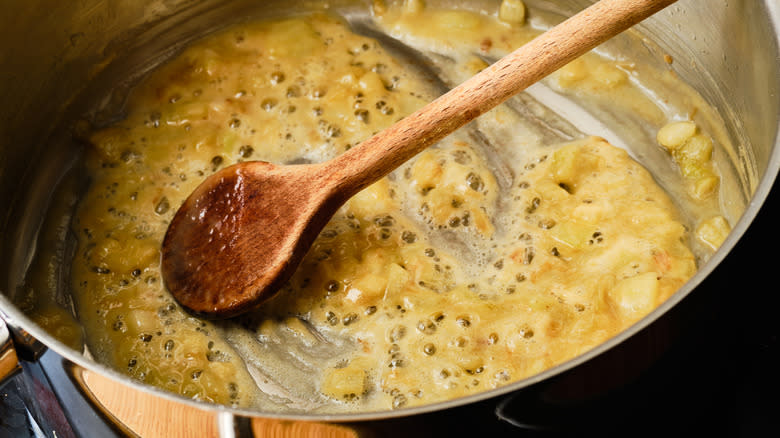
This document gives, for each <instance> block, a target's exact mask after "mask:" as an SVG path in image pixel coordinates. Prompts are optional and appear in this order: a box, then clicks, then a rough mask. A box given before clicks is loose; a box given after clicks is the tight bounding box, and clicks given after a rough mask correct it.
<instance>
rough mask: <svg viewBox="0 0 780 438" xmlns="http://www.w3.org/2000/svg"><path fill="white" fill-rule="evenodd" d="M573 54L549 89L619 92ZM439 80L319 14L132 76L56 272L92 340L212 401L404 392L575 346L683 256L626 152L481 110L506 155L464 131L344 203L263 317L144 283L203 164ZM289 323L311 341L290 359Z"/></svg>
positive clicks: (199, 47)
mask: <svg viewBox="0 0 780 438" xmlns="http://www.w3.org/2000/svg"><path fill="white" fill-rule="evenodd" d="M412 3H414V2H412ZM509 3H511V4H510V5H509V6H512V5H514V7H515V8H516V3H518V2H516V1H510V2H509ZM509 6H508V7H509ZM510 9H511V7H510ZM384 12H385V14H384V15H383V18H382V20H383V21H382V24H383V26H386V28H388V29H390V32H391V33H392V32H393V29H395V31H402V32H411V29H412V28H414V27H415V26H414V23H420V22H424V23H427V24H428V25H427V26H417V28H418V29H417V30H418V31H419V32H418V33H417V34H415V35H417V38H419V39H420V40H421V41H426V39H429V40H430V41H429V42H430V43H431V44H434V42H435V40H436V38H437V36H438V35H443V34H446V32H445V30H446V28H449V27H453V26H455V27H457V29H459V32H460V35H461V37H460V39H458V41H459V44H462V45H463V46H464V47H466V46H468V45H469V44H476V45H477V46H480V45H481V47H482V49H483V50H487V51H489V50H493V49H496V47H499V46H502V47H504V48H505V49H506V50H509V49H511V48H512V47H516V46H518V45H520V44H522V43H523V42H524V41H527V40H528V39H529V38H530V37H531V36H532V35H533V34H534V33H535V32H534V31H532V30H530V29H528V28H526V27H523V26H520V25H517V24H515V25H507V24H506V23H503V22H501V21H498V20H496V19H495V18H493V17H490V16H485V15H480V14H476V13H471V12H465V11H446V10H430V11H429V10H425V9H424V8H422V7H420V8H419V10H418V9H415V10H411V11H410V10H406V11H398V10H385V11H384ZM507 14H510V15H511V14H514V15H511V16H514V17H516V16H517V11H515V12H511V11H510V12H507ZM439 44H442V45H445V46H446V45H447V44H450V43H449V42H440V43H439ZM486 45H489V47H485V46H486ZM451 50H452V51H453V53H455V52H458V53H461V52H462V48H459V47H455V46H453V47H451ZM580 62H581V63H582V62H587V63H590V64H588V66H589V67H588V68H587V69H585V71H584V72H583V71H581V70H580V67H581V65H582V64H576V65H574V66H571V67H569V69H568V70H564V71H563V72H562V73H561V76H559V80H560V81H561V84H560V85H561V86H562V87H564V86H577V84H578V83H579V84H580V86H581V88H580V90H581V92H591V93H597V92H600V90H601V91H603V90H604V89H605V87H606V88H610V87H629V85H627V81H626V80H625V77H624V76H621V74H623V75H624V73H622V70H620V69H617V68H616V67H615V64H614V63H610V62H607V61H603V60H602V61H599V58H596V57H595V56H593V57H592V58H587V60H586V61H580ZM456 64H457V69H458V70H457V71H458V72H460V73H455V74H454V76H455V77H458V75H460V76H466V75H468V74H472V73H473V72H474V71H475V70H477V69H479V68H481V66H484V61H482V60H480V59H479V58H475V57H474V56H473V55H470V54H466V55H464V56H461V57H459V58H457V59H456ZM616 71H617V73H616ZM626 93H629V94H628V95H629V96H631V95H632V94H631V93H634V92H633V91H626ZM637 93H638V92H637ZM434 95H435V90H431V89H430V84H428V83H427V82H426V81H425V80H423V79H421V78H417V77H415V76H414V75H413V74H411V73H410V72H409V71H408V70H407V69H405V68H404V66H403V65H401V64H399V63H398V62H397V61H395V60H394V59H393V58H392V57H391V56H389V55H388V54H387V53H386V52H385V51H384V50H383V49H382V47H381V46H380V45H379V44H378V43H377V42H376V41H373V40H371V39H369V38H366V37H362V36H358V35H355V34H353V33H352V32H351V31H350V30H349V28H348V27H347V26H346V25H345V24H343V23H342V22H341V21H340V20H338V19H335V18H332V17H329V16H322V15H316V16H307V17H302V18H292V19H285V20H281V21H274V22H262V23H249V24H243V25H240V26H237V27H233V28H230V29H228V30H226V31H223V32H221V33H218V34H215V35H212V36H209V37H207V38H205V39H204V40H202V41H199V42H197V43H195V44H193V45H192V46H191V47H190V48H188V49H187V50H185V51H184V52H183V53H181V54H180V55H179V56H177V57H176V58H175V59H172V60H171V61H170V62H168V63H167V64H166V65H164V66H162V67H161V68H159V69H158V70H157V71H155V72H153V73H152V74H151V75H149V77H147V78H146V79H145V80H144V81H143V83H141V84H140V85H139V86H138V87H137V89H136V90H135V91H134V93H133V95H132V98H131V100H130V101H129V103H128V105H127V117H126V118H125V119H124V120H122V121H121V122H118V123H117V124H116V125H113V126H111V127H107V128H104V129H101V130H99V131H97V132H95V133H94V134H93V135H92V136H91V137H90V143H91V146H92V147H91V148H90V152H89V156H88V168H89V172H90V176H91V179H92V182H91V185H90V188H89V190H88V191H87V193H86V194H85V195H84V197H83V198H82V199H81V201H80V204H79V207H78V211H77V214H76V216H75V219H74V222H73V230H74V231H75V233H76V234H77V235H78V240H79V245H78V251H77V254H76V256H75V258H74V260H73V265H72V273H71V274H72V286H73V289H74V292H75V297H76V300H75V301H76V309H77V312H78V314H79V317H80V320H81V321H82V322H83V323H84V325H85V330H86V334H87V339H88V340H87V342H88V345H89V348H90V351H91V352H92V354H93V355H94V356H95V357H96V358H97V359H98V360H100V361H102V362H105V363H108V364H110V365H112V366H113V367H115V368H117V369H119V370H121V371H123V372H126V373H127V374H129V375H130V376H132V377H134V378H136V379H138V380H141V381H144V382H147V383H150V384H152V385H156V386H159V387H161V388H165V389H167V390H170V391H174V392H177V393H180V394H183V395H185V396H188V397H193V398H196V399H201V400H208V401H214V402H218V403H228V404H234V405H239V406H249V407H259V408H262V409H268V410H278V409H285V410H296V409H306V410H308V411H318V410H319V411H329V412H337V411H353V410H382V409H389V408H399V407H405V406H414V405H419V404H425V403H432V402H436V401H441V400H445V399H451V398H455V397H459V396H462V395H466V394H472V393H475V392H479V391H484V390H487V389H490V388H495V387H498V386H501V385H505V384H507V383H509V382H512V381H516V380H519V379H522V378H524V377H528V376H530V375H533V374H535V373H538V372H540V371H543V370H545V369H547V368H549V367H551V366H553V365H556V364H559V363H561V362H563V361H565V360H567V359H570V358H572V357H574V356H576V355H578V354H580V353H582V352H584V351H586V350H588V349H590V348H592V347H594V346H596V345H598V344H599V343H601V342H603V341H604V340H606V339H608V338H610V337H612V336H614V335H615V334H617V333H618V332H620V331H621V330H623V329H625V328H626V327H627V326H629V325H630V324H632V323H634V322H635V321H637V320H638V319H639V318H641V317H642V316H644V315H646V314H647V313H648V312H649V311H650V310H652V309H653V308H655V307H656V306H657V305H658V304H660V303H662V302H663V301H664V300H665V299H666V298H668V297H669V296H670V295H671V294H672V293H674V292H675V291H676V290H677V289H678V288H679V287H680V286H681V285H682V284H683V283H684V282H685V281H686V280H687V279H688V278H689V277H690V276H691V275H692V274H693V273H694V271H695V269H696V266H695V261H694V256H693V254H692V253H691V250H690V249H689V248H688V246H687V242H688V240H689V239H688V235H687V231H686V227H685V226H684V225H683V224H682V220H681V218H680V215H679V213H678V212H677V211H676V209H675V206H674V205H673V204H672V202H671V201H670V199H669V198H668V196H667V195H666V194H665V193H664V191H663V190H662V189H661V188H659V187H658V185H657V184H656V183H655V182H654V180H653V178H652V177H651V175H650V174H649V173H648V172H647V171H646V170H645V169H644V168H642V167H641V166H640V165H639V164H637V163H636V162H635V161H633V160H632V159H631V158H630V157H629V155H628V154H627V153H626V152H625V151H624V150H622V149H618V148H616V147H613V146H611V145H609V144H608V143H607V142H606V141H604V140H602V139H599V138H595V137H588V138H583V139H580V140H576V141H573V142H570V143H567V144H544V143H543V142H542V141H541V140H540V139H539V138H536V137H534V136H532V135H530V134H529V135H523V133H524V132H526V131H524V130H523V128H522V124H521V123H520V122H518V121H517V117H516V116H512V115H511V114H510V113H509V112H508V111H507V110H505V109H501V108H499V109H497V110H495V111H493V112H491V113H489V114H486V115H485V116H484V123H485V125H484V126H487V127H489V128H492V129H494V130H495V131H496V132H499V131H500V132H504V134H507V133H508V135H504V137H502V138H505V139H507V138H508V139H509V140H507V142H505V143H504V144H501V145H500V147H501V148H505V149H507V150H511V151H514V152H513V153H512V154H513V155H511V156H512V157H513V159H511V160H507V159H504V160H501V159H499V160H498V162H499V163H498V164H496V159H495V157H494V156H493V155H492V152H491V151H490V150H489V148H486V147H485V145H484V144H482V143H481V142H480V141H478V140H476V137H475V136H474V135H470V131H469V129H468V128H466V129H463V130H461V131H459V132H458V133H456V134H454V135H453V136H451V137H449V138H447V139H446V140H444V141H442V142H441V143H440V144H439V145H437V146H436V147H434V148H431V149H429V150H427V151H425V152H423V153H422V154H420V155H419V156H417V157H415V158H414V159H413V160H411V161H410V162H409V163H407V164H405V165H404V166H402V167H401V168H400V169H398V170H397V171H396V172H394V173H393V174H391V175H390V176H389V177H387V178H385V179H382V180H381V181H379V182H377V183H376V184H374V185H373V186H371V187H369V188H368V189H366V190H365V191H363V192H361V193H360V194H358V195H357V196H356V197H354V198H353V199H351V200H350V201H348V202H347V204H346V205H345V206H344V207H343V208H342V209H340V210H339V211H338V213H337V214H336V215H335V217H334V218H333V219H332V220H331V222H330V223H329V224H328V226H327V227H326V228H325V230H324V231H323V232H322V234H321V235H320V237H319V238H318V239H317V241H316V242H315V244H314V246H313V248H312V249H311V251H310V252H309V254H308V255H307V257H306V259H305V260H304V262H303V264H302V266H301V267H300V269H299V270H298V271H297V273H296V274H295V276H294V277H293V279H292V280H291V281H290V283H289V284H288V285H287V286H286V287H285V289H284V290H283V291H282V292H281V293H280V295H279V296H278V297H277V298H275V299H274V300H272V301H271V302H269V303H268V304H267V305H266V306H264V307H263V308H262V309H261V310H259V311H258V312H256V313H254V314H251V315H247V316H245V317H243V318H241V319H239V320H238V321H234V322H228V323H212V322H205V321H200V320H198V319H197V318H194V317H191V316H189V315H187V314H186V313H185V312H183V311H182V310H181V309H180V308H179V307H178V306H177V304H176V303H175V301H174V300H173V299H172V297H171V296H170V295H169V294H168V292H167V291H166V290H165V288H164V285H163V284H162V281H161V278H160V260H159V257H160V255H159V247H160V242H161V240H162V237H163V235H164V233H165V230H166V227H167V224H168V221H169V220H170V218H171V217H172V215H173V213H174V212H175V210H176V208H177V207H178V205H180V203H181V202H182V201H183V199H184V198H185V197H186V196H187V195H188V194H189V193H190V192H191V191H192V190H193V189H194V187H195V186H196V185H197V184H198V183H200V182H201V181H202V180H203V179H204V178H205V177H206V176H208V175H209V174H211V173H213V172H214V171H216V170H217V169H219V168H222V167H224V166H227V165H229V164H232V163H235V162H237V161H242V160H266V161H271V162H276V163H294V162H301V161H322V160H325V159H328V158H330V157H333V156H336V155H338V154H339V153H341V152H343V151H344V150H346V149H348V148H349V147H351V146H352V145H355V144H357V143H359V142H361V141H362V140H364V139H366V138H368V137H369V136H370V135H372V134H373V133H374V132H377V131H379V130H381V129H382V128H384V127H386V126H389V125H390V124H392V123H393V122H394V121H395V120H397V119H399V118H401V117H403V116H404V115H407V114H409V113H410V112H412V111H413V110H415V109H416V108H419V107H420V106H422V105H424V104H425V102H427V101H429V100H430V99H432V98H433V97H434ZM623 95H626V94H625V93H624V94H623ZM627 100H631V101H633V99H627ZM646 108H649V109H646V110H645V112H646V114H650V115H651V117H652V118H655V119H659V118H660V116H659V114H660V113H659V112H658V111H657V110H653V109H652V107H651V106H646ZM471 133H472V134H473V132H471ZM707 169H710V167H707ZM710 174H712V172H710V173H708V174H707V175H708V176H709V175H710ZM290 339H292V340H295V341H296V342H297V343H299V344H300V345H302V346H303V347H300V348H303V349H306V348H308V349H311V350H316V351H319V352H318V353H316V354H315V355H314V357H316V358H319V359H317V360H308V359H306V358H305V355H296V354H295V351H297V350H295V349H296V348H299V347H297V346H295V345H292V344H287V343H286V341H285V340H290ZM339 340H346V341H344V342H341V341H339ZM274 348H276V349H277V350H278V349H281V350H289V351H292V353H291V354H290V356H289V359H290V360H289V362H285V361H284V360H280V359H278V358H275V356H273V357H272V355H270V354H267V355H266V354H264V353H263V352H270V351H272V350H273V349H274ZM318 349H319V350H318ZM301 351H302V350H301ZM266 356H268V357H266ZM285 368H287V370H285ZM300 376H305V378H304V379H299V378H298V377H300Z"/></svg>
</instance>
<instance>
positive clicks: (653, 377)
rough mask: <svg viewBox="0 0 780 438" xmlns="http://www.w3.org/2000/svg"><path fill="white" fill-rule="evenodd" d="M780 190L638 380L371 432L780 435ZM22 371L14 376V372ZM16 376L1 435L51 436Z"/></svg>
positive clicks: (517, 399)
mask: <svg viewBox="0 0 780 438" xmlns="http://www.w3.org/2000/svg"><path fill="white" fill-rule="evenodd" d="M779 192H780V189H779V188H778V187H777V184H776V187H775V189H774V191H773V193H772V194H771V195H770V199H769V201H768V202H767V203H766V204H765V206H764V208H763V210H762V211H761V213H760V214H759V216H758V218H757V220H756V221H755V222H754V223H753V225H752V226H751V227H750V229H749V230H748V232H747V234H746V235H745V236H744V238H743V239H742V240H741V242H740V243H739V244H738V245H737V247H736V248H735V249H734V250H733V251H732V252H731V254H730V255H729V256H728V257H727V258H726V260H725V261H724V262H723V263H722V264H721V266H719V268H718V269H716V271H715V273H713V276H714V278H713V279H712V280H711V281H710V283H715V284H716V287H714V288H713V287H711V288H710V289H709V290H708V291H707V292H706V293H715V294H719V300H718V303H719V305H718V306H717V309H716V313H715V319H714V323H713V324H709V325H706V326H702V327H699V328H698V330H693V331H692V332H691V333H688V334H687V335H685V337H684V338H683V339H680V340H679V342H676V343H675V344H674V346H673V347H672V348H671V349H670V350H669V351H668V352H667V353H666V354H665V355H664V356H663V357H662V358H661V359H660V360H658V361H657V362H656V363H654V365H652V366H651V367H650V368H649V369H648V370H647V371H645V372H644V373H643V374H642V375H640V377H639V378H638V379H636V380H635V381H634V382H632V383H629V384H627V385H625V386H623V387H621V388H618V389H617V390H614V391H612V392H610V393H609V394H607V395H605V396H603V397H600V398H598V399H593V400H588V401H587V402H580V403H577V402H574V403H568V404H560V403H549V402H546V401H543V400H540V399H538V398H534V397H533V396H526V395H525V392H523V391H520V392H519V393H518V394H517V395H515V396H514V397H509V398H504V399H502V400H500V401H495V400H491V401H488V402H482V403H477V404H474V405H469V406H466V407H462V408H456V409H452V410H448V411H444V412H441V413H437V414H433V415H429V416H426V418H425V421H418V420H417V419H414V418H410V419H403V420H399V421H395V422H393V423H389V424H387V423H386V424H383V425H381V430H378V429H377V430H372V429H371V427H368V428H367V429H368V430H370V431H371V433H370V435H371V436H393V435H395V434H396V433H403V434H406V435H407V436H443V435H454V436H462V435H465V434H466V433H469V434H471V433H479V434H482V435H490V436H542V437H558V436H572V435H580V436H583V435H584V436H590V435H593V434H595V433H599V434H600V435H608V436H613V435H618V434H619V435H630V436H656V435H659V434H663V435H664V436H683V435H685V436H687V435H693V434H695V435H696V436H707V435H709V436H740V437H763V436H780V377H778V372H779V371H780V360H779V359H778V357H779V356H780V354H778V353H780V344H779V343H778V334H779V332H780V329H778V325H780V318H778V315H780V307H778V306H777V301H778V300H777V298H776V296H777V295H778V294H779V293H780V287H778V283H777V281H776V280H775V277H774V273H775V272H776V270H777V269H778V267H777V262H776V260H777V257H776V256H775V255H774V250H776V249H777V248H778V243H780V242H779V239H778V231H777V227H778V226H780V214H779V213H778V211H777V210H778V209H777V208H776V207H777V206H778V205H780V193H779ZM18 378H19V377H17V378H15V379H18ZM17 386H18V383H17V381H16V380H12V381H11V382H10V383H8V384H6V385H5V386H4V387H3V388H0V438H6V437H8V438H12V437H13V438H25V437H42V436H54V435H53V434H52V433H51V431H48V432H49V433H45V432H46V431H43V430H40V429H39V428H38V426H37V425H36V424H35V423H34V421H32V418H31V417H30V415H29V414H28V413H27V410H26V409H25V407H24V404H23V402H22V398H21V396H20V395H19V391H18V388H17Z"/></svg>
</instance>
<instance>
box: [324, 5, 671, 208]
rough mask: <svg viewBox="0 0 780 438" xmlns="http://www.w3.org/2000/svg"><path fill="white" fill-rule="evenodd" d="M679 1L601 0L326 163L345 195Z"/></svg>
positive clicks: (380, 176) (329, 176) (333, 179)
mask: <svg viewBox="0 0 780 438" xmlns="http://www.w3.org/2000/svg"><path fill="white" fill-rule="evenodd" d="M675 1H676V0H601V1H599V2H597V3H595V4H593V5H592V6H590V7H588V8H587V9H585V10H583V11H581V12H580V13H578V14H577V15H574V16H573V17H571V18H569V19H568V20H566V21H564V22H563V23H561V24H559V25H557V26H555V27H553V28H552V29H550V30H548V31H547V32H545V33H544V34H542V35H540V36H538V37H537V38H535V39H534V40H532V41H531V42H529V43H528V44H526V45H524V46H522V47H520V48H519V49H517V50H515V51H514V52H512V53H510V54H509V55H507V56H505V57H503V58H502V59H500V60H499V61H497V62H495V63H494V64H492V65H490V66H489V67H488V68H486V69H485V70H483V71H481V72H480V73H478V74H477V75H475V76H473V77H472V78H470V79H469V80H467V81H465V82H463V83H462V84H460V85H458V86H457V87H455V88H453V89H452V90H450V91H449V92H447V93H446V94H444V95H442V96H441V97H439V98H438V99H436V100H434V101H433V102H431V103H429V104H428V105H426V106H424V107H423V108H421V109H419V110H418V111H416V112H415V113H413V114H411V115H409V116H408V117H405V118H404V119H402V120H400V121H399V122H397V123H395V124H394V125H393V126H391V127H389V128H387V129H385V130H383V131H381V132H379V133H377V134H376V135H374V136H373V137H371V138H369V139H368V140H366V141H364V142H363V143H361V144H360V145H358V146H357V147H354V148H352V149H350V150H349V151H347V152H345V153H344V154H342V155H340V156H339V157H337V158H335V159H334V160H331V161H329V162H327V163H324V164H323V166H324V168H325V171H326V172H325V173H324V175H327V179H329V180H330V182H332V183H333V184H334V186H335V188H336V192H337V193H338V196H339V197H341V196H346V198H344V199H347V198H349V197H351V196H352V195H354V194H355V193H357V192H358V191H360V190H362V189H363V188H365V187H367V186H368V185H370V184H372V183H373V182H375V181H377V180H379V179H380V178H382V177H383V176H385V175H387V174H388V173H390V172H391V171H393V170H394V169H396V168H397V167H399V166H400V165H402V164H403V163H404V162H406V161H407V160H409V159H410V158H412V157H413V156H415V155H416V154H418V153H419V152H421V151H422V150H423V149H425V148H427V147H428V146H431V145H432V144H434V143H436V142H437V141H439V140H441V139H442V138H444V137H445V136H447V135H448V134H450V133H452V132H453V131H455V130H456V129H458V128H460V127H461V126H463V125H465V124H466V123H468V122H470V121H471V120H473V119H475V118H476V117H478V116H480V115H481V114H483V113H485V112H487V111H488V110H490V109H492V108H494V107H495V106H497V105H499V104H500V103H502V102H504V101H505V100H507V99H508V98H510V97H511V96H513V95H515V94H517V93H519V92H520V91H522V90H524V89H525V88H527V87H529V86H531V85H532V84H534V83H535V82H537V81H539V80H541V79H542V78H544V77H545V76H547V75H549V74H550V73H552V72H554V71H555V70H557V69H559V68H561V67H563V66H564V65H565V64H567V63H568V62H570V61H572V60H574V59H575V58H577V57H578V56H580V55H582V54H584V53H586V52H587V51H589V50H591V49H593V48H594V47H596V46H597V45H599V44H601V43H602V42H604V41H606V40H608V39H609V38H611V37H613V36H615V35H617V34H619V33H620V32H623V31H624V30H626V29H628V28H629V27H631V26H633V25H634V24H636V23H639V22H640V21H642V20H643V19H645V18H647V17H649V16H650V15H652V14H654V13H656V12H658V11H659V10H661V9H663V8H665V7H666V6H668V5H670V4H672V3H674V2H675Z"/></svg>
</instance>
